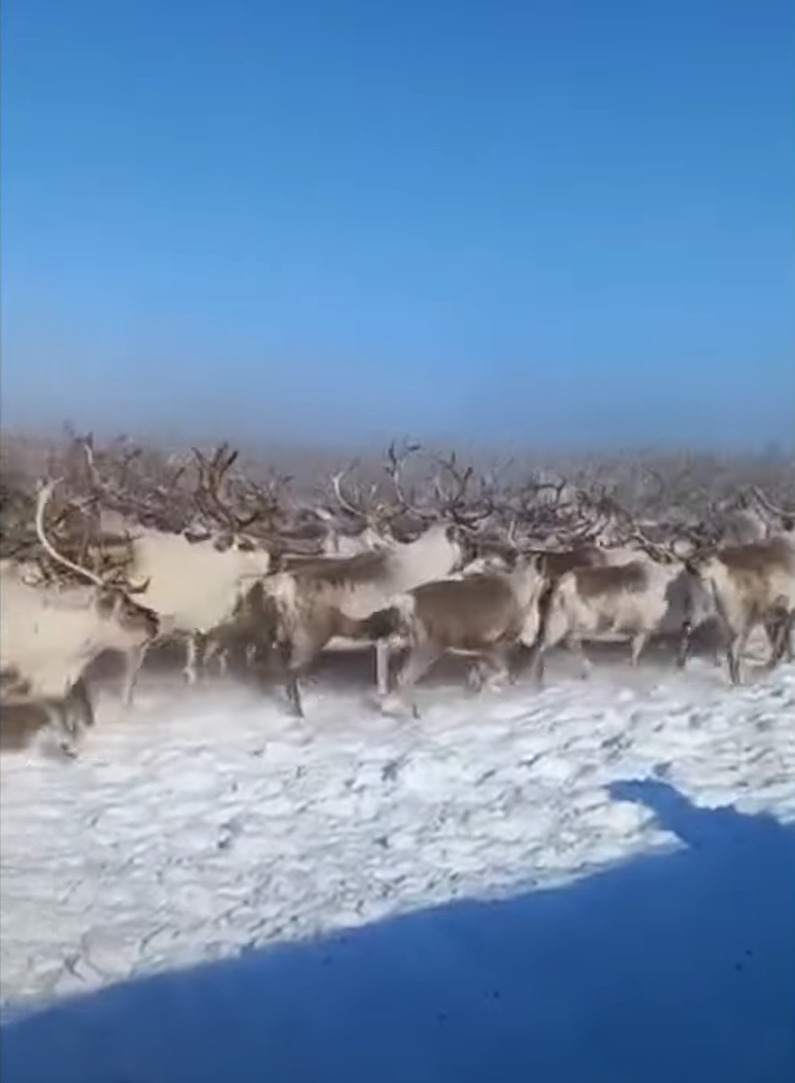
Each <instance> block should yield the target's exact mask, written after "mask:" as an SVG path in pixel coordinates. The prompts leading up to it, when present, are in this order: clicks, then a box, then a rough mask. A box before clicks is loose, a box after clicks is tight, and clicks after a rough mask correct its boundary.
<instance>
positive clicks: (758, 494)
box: [750, 485, 787, 518]
mask: <svg viewBox="0 0 795 1083" xmlns="http://www.w3.org/2000/svg"><path fill="white" fill-rule="evenodd" d="M750 493H751V495H752V496H753V497H754V499H755V500H756V501H757V503H758V504H761V505H762V507H763V508H764V509H765V511H768V512H770V513H771V514H772V515H778V516H780V517H781V518H784V517H785V516H786V514H787V513H786V512H785V511H784V509H783V508H779V507H776V505H775V504H774V503H773V501H772V500H771V499H770V497H768V496H767V494H766V493H764V492H763V491H762V490H761V489H760V488H759V486H758V485H752V486H751V489H750Z"/></svg>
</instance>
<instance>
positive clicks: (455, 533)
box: [444, 523, 461, 544]
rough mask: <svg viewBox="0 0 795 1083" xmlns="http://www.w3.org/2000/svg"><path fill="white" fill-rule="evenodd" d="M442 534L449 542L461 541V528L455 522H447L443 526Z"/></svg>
mask: <svg viewBox="0 0 795 1083" xmlns="http://www.w3.org/2000/svg"><path fill="white" fill-rule="evenodd" d="M444 536H445V537H446V538H447V540H448V541H449V542H450V543H451V544H455V543H456V542H460V541H461V530H460V528H459V527H458V524H457V523H448V524H447V527H446V528H445V532H444Z"/></svg>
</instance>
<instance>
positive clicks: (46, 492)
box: [35, 478, 105, 587]
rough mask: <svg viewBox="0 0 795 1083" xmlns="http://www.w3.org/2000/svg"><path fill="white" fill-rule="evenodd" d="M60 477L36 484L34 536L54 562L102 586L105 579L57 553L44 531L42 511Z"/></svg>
mask: <svg viewBox="0 0 795 1083" xmlns="http://www.w3.org/2000/svg"><path fill="white" fill-rule="evenodd" d="M61 480H62V479H61V478H55V479H53V480H51V481H48V482H46V483H45V482H42V481H40V482H39V484H38V493H37V494H36V519H35V526H36V536H37V537H38V539H39V541H40V542H41V545H42V548H43V549H44V551H45V552H46V553H47V555H48V556H49V557H51V558H52V559H53V560H54V561H55V563H56V564H60V565H61V566H62V567H64V568H67V569H68V570H69V571H71V572H75V573H76V574H77V575H81V576H83V578H85V579H88V580H89V582H91V583H94V584H95V585H96V586H98V587H104V586H105V581H104V580H103V579H102V578H101V577H100V576H98V575H96V574H95V573H94V572H92V571H89V569H88V568H83V567H82V566H81V565H80V564H75V562H74V561H72V560H69V558H68V557H65V556H64V555H63V553H59V552H58V550H57V549H56V548H55V546H54V545H53V544H52V542H51V541H50V539H49V538H48V537H47V535H46V533H45V531H44V511H45V508H46V507H47V504H48V503H49V501H50V499H51V497H52V494H53V493H54V491H55V489H56V486H58V485H59V484H60V482H61Z"/></svg>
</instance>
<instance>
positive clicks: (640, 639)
mask: <svg viewBox="0 0 795 1083" xmlns="http://www.w3.org/2000/svg"><path fill="white" fill-rule="evenodd" d="M648 641H649V633H648V632H636V633H635V635H634V636H633V637H632V656H631V661H632V665H633V666H635V667H637V665H638V661H639V660H640V656H641V654H642V653H643V648H644V647H645V646H646V644H647V643H648Z"/></svg>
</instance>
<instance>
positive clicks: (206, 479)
mask: <svg viewBox="0 0 795 1083" xmlns="http://www.w3.org/2000/svg"><path fill="white" fill-rule="evenodd" d="M193 454H194V455H195V456H196V461H197V465H198V468H199V489H198V499H199V504H200V506H201V504H202V503H203V502H204V500H205V499H206V506H205V508H204V509H202V510H208V511H210V513H211V514H214V515H215V517H216V518H219V519H220V520H221V522H222V523H224V525H225V526H227V527H228V528H229V530H231V531H232V533H237V532H238V531H240V530H245V528H246V527H249V526H251V524H252V523H253V522H254V521H255V520H256V519H257V518H259V510H258V509H257V510H255V511H254V512H252V513H250V514H249V515H246V516H242V517H241V516H238V515H236V514H235V512H234V511H233V510H232V508H231V507H229V505H228V504H227V503H226V501H225V500H224V499H223V497H222V496H221V493H220V489H221V486H222V485H223V482H224V477H225V475H226V473H227V472H228V470H229V468H230V467H231V466H232V464H233V463H234V462H235V461H236V460H237V457H238V455H239V451H238V450H237V449H235V448H231V449H230V447H229V444H228V443H227V442H226V441H224V443H223V444H221V445H220V446H219V447H217V448H216V449H215V451H214V452H213V455H212V458H211V459H210V460H208V458H207V456H205V455H203V454H202V453H201V452H200V451H199V450H198V448H193Z"/></svg>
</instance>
